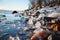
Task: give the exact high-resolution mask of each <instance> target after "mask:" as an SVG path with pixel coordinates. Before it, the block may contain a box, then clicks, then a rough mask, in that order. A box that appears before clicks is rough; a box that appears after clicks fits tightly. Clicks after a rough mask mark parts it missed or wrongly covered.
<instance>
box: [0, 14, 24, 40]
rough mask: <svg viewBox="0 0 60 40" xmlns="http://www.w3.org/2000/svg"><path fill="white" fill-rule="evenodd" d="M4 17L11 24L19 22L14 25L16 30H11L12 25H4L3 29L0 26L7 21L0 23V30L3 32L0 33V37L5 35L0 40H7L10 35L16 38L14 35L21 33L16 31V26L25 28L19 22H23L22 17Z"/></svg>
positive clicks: (8, 15) (11, 15) (10, 15)
mask: <svg viewBox="0 0 60 40" xmlns="http://www.w3.org/2000/svg"><path fill="white" fill-rule="evenodd" d="M4 15H6V18H7V19H8V20H9V21H11V22H14V20H20V21H18V22H16V23H14V24H15V25H16V28H12V24H6V26H4V27H3V26H2V24H5V23H6V21H7V20H4V21H2V22H0V29H1V30H3V32H1V31H0V36H1V35H3V34H4V33H7V35H4V36H2V38H0V40H7V39H8V37H9V36H10V35H11V36H16V34H18V32H21V31H22V30H18V29H17V27H18V26H19V27H25V23H23V22H21V21H22V20H23V17H24V16H21V17H19V16H17V17H15V16H14V14H4ZM2 18H3V17H2ZM7 28H10V29H9V30H7ZM19 37H20V35H19Z"/></svg>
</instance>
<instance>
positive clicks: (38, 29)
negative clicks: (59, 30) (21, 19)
mask: <svg viewBox="0 0 60 40" xmlns="http://www.w3.org/2000/svg"><path fill="white" fill-rule="evenodd" d="M41 31H44V30H43V29H42V28H37V29H36V30H34V33H37V32H41Z"/></svg>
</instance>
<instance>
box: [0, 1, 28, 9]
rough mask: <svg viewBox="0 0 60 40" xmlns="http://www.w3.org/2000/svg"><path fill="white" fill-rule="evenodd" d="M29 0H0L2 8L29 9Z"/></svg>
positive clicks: (0, 7)
mask: <svg viewBox="0 0 60 40" xmlns="http://www.w3.org/2000/svg"><path fill="white" fill-rule="evenodd" d="M28 5H29V0H0V10H25V9H28Z"/></svg>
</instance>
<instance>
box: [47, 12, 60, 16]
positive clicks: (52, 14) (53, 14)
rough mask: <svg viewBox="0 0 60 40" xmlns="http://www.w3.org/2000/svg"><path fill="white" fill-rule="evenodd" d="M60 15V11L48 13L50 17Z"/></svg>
mask: <svg viewBox="0 0 60 40" xmlns="http://www.w3.org/2000/svg"><path fill="white" fill-rule="evenodd" d="M58 16H60V13H57V12H53V13H51V14H49V15H48V17H58Z"/></svg>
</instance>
